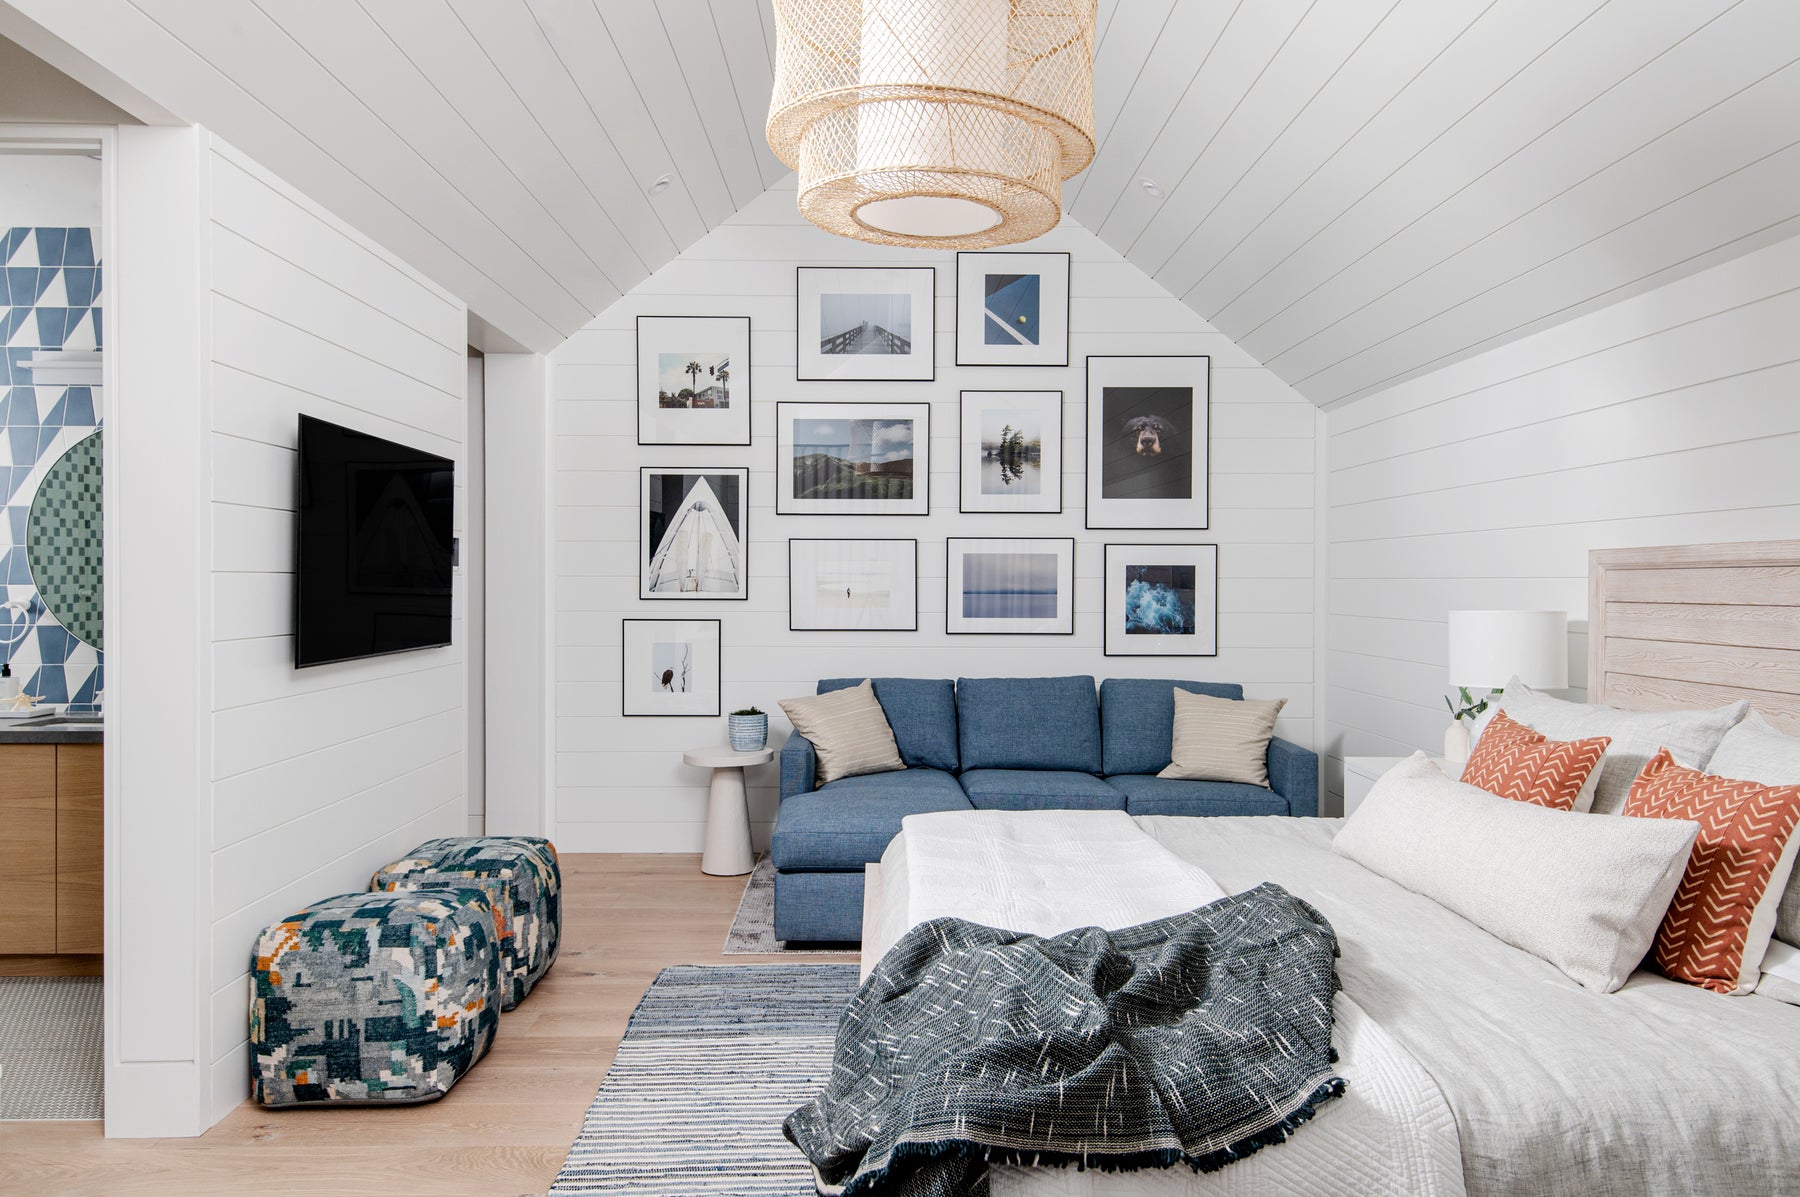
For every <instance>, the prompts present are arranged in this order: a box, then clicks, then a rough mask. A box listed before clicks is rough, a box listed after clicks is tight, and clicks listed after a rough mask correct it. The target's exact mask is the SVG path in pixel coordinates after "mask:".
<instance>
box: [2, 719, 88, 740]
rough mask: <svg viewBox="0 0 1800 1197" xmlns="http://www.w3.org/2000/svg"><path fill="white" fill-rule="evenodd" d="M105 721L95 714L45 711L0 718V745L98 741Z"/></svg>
mask: <svg viewBox="0 0 1800 1197" xmlns="http://www.w3.org/2000/svg"><path fill="white" fill-rule="evenodd" d="M104 739H105V725H104V724H102V723H101V722H100V720H98V719H96V718H93V717H92V716H82V717H78V718H75V719H71V718H69V717H67V716H64V715H56V714H44V715H38V716H36V717H34V718H31V719H0V746H4V745H7V744H99V743H102V742H103V741H104Z"/></svg>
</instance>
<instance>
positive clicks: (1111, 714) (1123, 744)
mask: <svg viewBox="0 0 1800 1197" xmlns="http://www.w3.org/2000/svg"><path fill="white" fill-rule="evenodd" d="M1177 688H1179V689H1182V690H1186V691H1187V692H1188V693H1190V694H1210V695H1212V696H1213V697H1214V698H1242V697H1243V696H1244V688H1243V687H1242V686H1239V685H1237V684H1235V683H1231V682H1190V681H1181V680H1175V679H1166V678H1141V677H1109V678H1107V679H1106V680H1105V681H1103V682H1101V683H1100V720H1101V724H1102V726H1103V728H1104V730H1105V751H1104V760H1103V762H1102V766H1103V767H1102V768H1101V769H1100V770H1099V771H1100V772H1102V773H1105V774H1106V775H1108V776H1109V777H1110V776H1111V775H1112V774H1114V773H1155V772H1156V771H1157V770H1159V769H1164V768H1167V767H1168V764H1169V758H1170V756H1171V755H1172V753H1173V751H1174V737H1175V691H1176V689H1177Z"/></svg>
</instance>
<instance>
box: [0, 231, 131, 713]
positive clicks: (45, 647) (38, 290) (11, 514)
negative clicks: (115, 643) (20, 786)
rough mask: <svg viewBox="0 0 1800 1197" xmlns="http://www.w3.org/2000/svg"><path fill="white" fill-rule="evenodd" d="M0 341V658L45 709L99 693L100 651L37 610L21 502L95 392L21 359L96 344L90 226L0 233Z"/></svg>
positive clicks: (97, 282)
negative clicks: (1, 351) (1, 359)
mask: <svg viewBox="0 0 1800 1197" xmlns="http://www.w3.org/2000/svg"><path fill="white" fill-rule="evenodd" d="M0 262H3V263H5V265H4V266H3V267H0V271H3V272H4V274H5V284H6V286H5V292H4V294H0V300H4V301H5V306H4V307H0V345H3V346H4V348H5V354H6V362H5V368H6V377H5V379H4V380H0V381H4V383H5V387H4V395H3V397H0V430H3V432H0V491H3V493H4V495H5V506H4V508H3V509H0V510H3V512H4V517H5V521H4V522H5V525H6V527H5V530H4V531H5V539H6V543H5V545H4V547H3V548H0V603H4V602H10V601H13V600H18V601H19V602H23V603H26V604H28V609H27V611H26V612H25V613H24V614H23V615H21V614H20V613H19V612H18V611H17V610H16V609H0V641H12V643H10V644H6V645H5V646H3V647H0V660H4V661H7V662H8V663H9V664H11V666H12V672H13V676H14V677H15V678H17V679H18V680H19V682H20V684H21V685H22V686H23V687H24V688H25V691H26V692H27V693H29V694H35V695H37V696H38V697H39V698H40V699H41V700H42V701H44V702H46V703H52V702H53V703H72V704H76V705H78V706H79V705H82V704H87V703H92V702H94V701H95V695H97V694H98V693H99V692H100V691H101V690H102V689H104V687H105V681H104V676H103V669H104V654H103V653H101V652H100V650H98V649H96V648H94V647H93V646H92V645H89V644H84V643H83V642H82V641H80V640H78V639H76V638H75V637H74V636H72V635H70V634H69V632H68V631H67V629H65V628H64V627H63V626H62V625H61V624H60V623H58V622H57V621H56V617H55V616H54V615H52V614H50V612H49V610H48V609H46V608H45V606H44V602H43V600H42V599H41V598H39V597H38V593H37V587H36V586H34V585H33V584H32V581H31V568H30V566H29V564H28V563H27V561H26V556H25V520H26V516H27V515H29V514H30V511H31V500H32V499H33V498H34V497H35V496H36V495H37V490H38V483H39V482H41V481H42V480H43V477H44V474H45V472H46V471H47V470H49V468H50V466H51V464H52V463H54V462H55V461H56V459H57V458H59V457H61V456H62V455H63V454H64V453H66V452H67V451H68V449H69V447H70V446H71V445H73V444H74V443H75V442H76V441H78V440H81V439H82V438H83V437H85V436H87V435H89V434H90V433H92V432H93V431H94V430H95V429H96V428H98V427H99V426H100V404H99V396H98V394H97V393H96V390H95V388H90V387H68V386H35V385H33V382H32V377H31V370H30V369H29V368H27V367H26V366H24V365H22V363H27V362H29V361H30V360H31V355H32V354H33V353H35V352H36V351H38V350H39V349H89V350H92V349H100V348H103V347H104V344H105V342H104V340H103V333H104V329H103V327H102V325H101V319H100V309H101V306H102V296H103V294H104V288H103V286H102V283H101V263H100V259H99V257H98V256H97V255H96V253H95V236H94V230H92V229H55V228H15V229H8V230H6V233H5V235H4V236H3V237H0Z"/></svg>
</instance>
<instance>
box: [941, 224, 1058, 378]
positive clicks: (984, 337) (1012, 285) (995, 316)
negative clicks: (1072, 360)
mask: <svg viewBox="0 0 1800 1197" xmlns="http://www.w3.org/2000/svg"><path fill="white" fill-rule="evenodd" d="M956 364H957V365H959V366H1066V365H1068V364H1069V255H1068V254H1066V253H1030V254H1016V253H994V252H988V251H967V250H966V251H964V252H962V253H959V254H957V255H956Z"/></svg>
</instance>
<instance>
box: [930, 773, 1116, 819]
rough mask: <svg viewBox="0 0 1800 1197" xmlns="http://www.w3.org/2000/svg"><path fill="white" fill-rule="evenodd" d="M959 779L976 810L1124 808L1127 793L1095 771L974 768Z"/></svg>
mask: <svg viewBox="0 0 1800 1197" xmlns="http://www.w3.org/2000/svg"><path fill="white" fill-rule="evenodd" d="M957 780H958V781H961V782H962V788H963V792H964V793H966V794H968V796H969V802H970V804H971V805H973V806H974V807H975V809H976V810H1124V809H1125V795H1124V794H1122V793H1120V792H1119V791H1118V790H1116V789H1114V788H1113V787H1112V786H1109V785H1107V784H1106V783H1105V782H1103V781H1101V780H1100V779H1099V778H1098V777H1095V776H1094V775H1093V774H1092V773H1071V772H1068V771H1066V770H1061V769H971V770H969V771H968V772H966V773H964V774H963V775H962V776H961V777H960V778H958V779H957Z"/></svg>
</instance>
